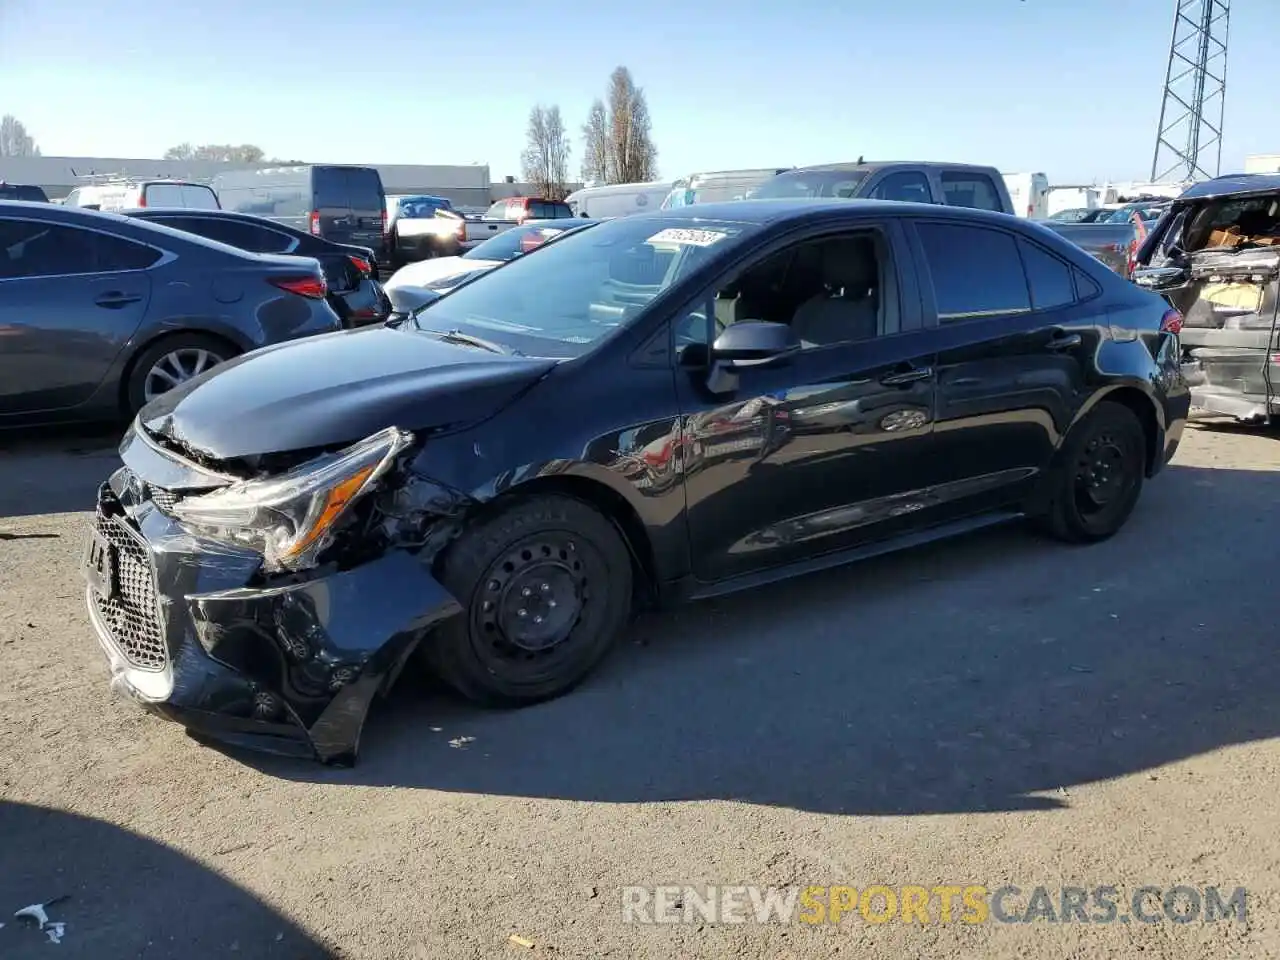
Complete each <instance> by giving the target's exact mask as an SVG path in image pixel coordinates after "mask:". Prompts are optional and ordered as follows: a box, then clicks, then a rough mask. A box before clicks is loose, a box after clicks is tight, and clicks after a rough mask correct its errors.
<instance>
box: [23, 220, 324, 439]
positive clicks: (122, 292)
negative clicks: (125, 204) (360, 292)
mask: <svg viewBox="0 0 1280 960" xmlns="http://www.w3.org/2000/svg"><path fill="white" fill-rule="evenodd" d="M327 293H328V287H327V284H326V282H325V277H324V274H323V272H322V271H321V268H320V265H319V264H318V263H317V262H316V261H315V260H312V259H309V258H305V257H291V256H270V255H262V254H253V253H247V252H245V251H243V250H239V249H237V248H235V247H231V246H227V245H225V244H222V243H218V242H216V241H212V240H206V239H204V238H202V237H197V236H194V235H192V234H189V233H184V232H182V231H179V230H172V229H169V228H167V227H162V226H158V225H155V224H148V223H142V222H139V221H135V220H131V219H129V218H126V217H121V216H117V215H115V214H109V213H96V212H92V211H85V210H76V209H67V208H64V207H60V206H57V205H53V204H37V203H19V202H0V426H8V425H15V424H18V423H32V422H42V423H44V422H58V421H68V420H98V419H115V418H117V417H129V416H132V415H133V414H134V413H135V412H136V411H137V410H138V409H139V408H141V407H142V406H143V404H145V403H146V402H147V401H149V400H151V399H153V398H155V397H157V396H159V395H160V394H162V393H165V392H167V391H168V390H170V389H172V388H173V387H175V386H177V385H178V384H180V383H182V382H184V381H186V380H189V379H191V378H193V377H195V376H198V375H199V374H202V373H204V372H205V371H206V370H209V369H211V368H213V367H215V366H217V365H218V364H220V363H222V362H223V361H225V360H228V359H230V358H231V357H233V356H236V355H237V354H241V353H244V352H246V351H249V350H253V349H256V348H258V347H263V346H267V345H268V344H273V343H280V342H282V341H285V340H292V339H295V338H297V337H304V336H307V335H310V334H315V333H328V332H331V331H335V330H339V329H341V326H342V325H341V322H340V321H339V319H338V316H337V314H335V313H334V311H333V309H332V308H331V307H330V306H329V304H328V303H327V302H326V300H325V297H326V294H327Z"/></svg>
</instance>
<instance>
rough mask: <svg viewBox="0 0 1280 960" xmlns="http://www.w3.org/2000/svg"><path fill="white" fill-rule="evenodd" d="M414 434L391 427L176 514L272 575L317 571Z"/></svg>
mask: <svg viewBox="0 0 1280 960" xmlns="http://www.w3.org/2000/svg"><path fill="white" fill-rule="evenodd" d="M412 442H413V434H411V433H409V432H407V431H404V430H400V429H399V428H397V427H389V428H388V429H386V430H383V431H381V432H380V433H375V434H373V436H371V437H367V438H366V439H364V440H361V441H360V442H359V443H357V444H353V445H352V446H350V447H347V448H346V449H345V450H340V451H338V452H337V453H333V454H326V455H325V456H322V457H317V458H316V459H315V460H311V461H308V462H307V463H304V464H302V465H301V466H299V467H295V468H294V469H293V470H290V471H289V472H288V473H282V474H280V475H279V476H277V477H270V478H268V479H265V480H245V481H242V482H240V483H236V484H232V485H231V486H229V487H224V488H223V489H221V490H217V491H214V492H213V493H208V494H205V495H204V496H199V497H188V498H187V499H185V500H179V501H178V502H177V503H176V504H174V506H173V508H172V513H173V515H174V516H175V517H177V518H178V519H179V520H181V521H182V522H184V523H185V524H186V525H187V526H189V527H191V528H192V529H193V530H194V531H195V532H197V533H200V534H202V535H204V536H207V537H210V538H212V539H214V540H221V541H223V542H225V543H232V544H236V545H239V546H245V547H249V548H250V549H253V550H257V551H258V552H260V553H261V554H262V556H263V560H264V565H265V566H266V568H267V570H269V571H271V572H279V571H282V570H302V569H305V568H307V567H311V566H314V565H315V562H316V558H317V557H318V556H319V555H320V552H321V551H322V550H324V548H325V547H327V546H328V545H329V544H330V543H332V542H333V529H334V525H335V524H336V523H337V521H338V519H339V518H340V517H342V515H343V514H344V513H345V512H346V511H347V509H348V508H349V507H350V506H351V504H353V503H354V502H355V501H356V500H358V499H359V498H360V497H362V496H363V495H364V494H366V493H367V492H369V490H371V489H373V487H374V485H375V484H376V483H377V481H378V478H379V477H381V476H382V475H383V474H384V473H386V472H387V470H389V469H390V468H391V465H392V463H393V462H394V461H395V457H396V455H397V454H399V453H400V451H402V450H404V449H405V448H406V447H407V446H409V444H410V443H412Z"/></svg>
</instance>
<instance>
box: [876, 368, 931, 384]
mask: <svg viewBox="0 0 1280 960" xmlns="http://www.w3.org/2000/svg"><path fill="white" fill-rule="evenodd" d="M932 376H933V367H912V368H911V369H910V370H899V371H898V372H897V373H886V374H885V375H884V376H883V377H881V378H880V382H881V383H883V384H884V385H885V386H886V387H900V386H905V385H906V384H908V383H917V382H918V381H920V380H928V379H929V378H930V377H932Z"/></svg>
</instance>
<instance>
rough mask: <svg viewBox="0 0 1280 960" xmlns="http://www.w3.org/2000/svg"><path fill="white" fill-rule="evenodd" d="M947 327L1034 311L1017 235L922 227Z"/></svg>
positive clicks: (965, 227) (978, 229)
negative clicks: (961, 321) (953, 324)
mask: <svg viewBox="0 0 1280 960" xmlns="http://www.w3.org/2000/svg"><path fill="white" fill-rule="evenodd" d="M916 232H917V234H918V235H919V237H920V243H921V245H922V246H923V247H924V254H925V261H926V262H927V264H928V267H929V274H930V277H931V279H932V281H933V295H934V301H935V303H936V306H937V310H938V319H939V321H941V322H942V323H952V322H956V321H960V320H975V319H982V318H984V317H992V316H1000V315H1003V314H1016V313H1026V312H1028V311H1029V310H1030V309H1031V296H1030V294H1029V292H1028V290H1027V277H1026V274H1025V273H1024V272H1023V269H1022V260H1021V258H1020V257H1019V256H1018V243H1017V241H1016V240H1015V239H1014V237H1013V236H1012V235H1011V234H1008V233H1005V232H1004V231H1002V230H991V229H988V228H986V227H971V226H968V225H960V224H951V223H927V222H926V223H917V224H916Z"/></svg>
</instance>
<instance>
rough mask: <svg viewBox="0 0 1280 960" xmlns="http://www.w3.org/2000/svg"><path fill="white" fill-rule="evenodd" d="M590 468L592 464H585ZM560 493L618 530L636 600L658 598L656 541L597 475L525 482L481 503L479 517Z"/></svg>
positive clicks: (631, 507)
mask: <svg viewBox="0 0 1280 960" xmlns="http://www.w3.org/2000/svg"><path fill="white" fill-rule="evenodd" d="M584 466H586V467H588V469H589V467H590V465H584ZM545 494H560V495H562V496H566V497H572V498H573V499H575V500H580V501H582V502H583V503H586V504H588V505H589V506H591V507H594V508H595V509H596V510H598V511H599V512H600V513H601V514H602V515H603V516H604V517H605V518H606V519H607V520H609V521H610V522H611V523H612V524H613V525H614V527H615V528H616V529H617V531H618V533H619V535H620V536H621V537H622V541H623V543H624V544H625V545H626V548H627V553H628V554H629V555H630V556H631V565H632V569H633V573H634V574H635V576H634V582H635V584H636V587H637V593H638V594H639V595H640V596H639V597H638V598H637V599H645V600H651V599H654V598H655V597H656V594H657V591H658V589H659V584H660V582H661V579H662V574H661V572H660V571H659V569H658V561H657V557H656V553H655V550H654V544H653V539H652V537H651V536H650V534H649V530H648V528H647V527H646V526H645V523H644V521H643V519H641V515H640V511H639V510H638V509H637V508H636V506H635V504H633V503H632V502H631V500H630V499H629V498H628V497H627V495H626V494H625V493H623V492H622V491H620V490H618V489H617V487H616V486H615V485H614V484H612V483H610V482H609V481H608V480H607V479H604V478H601V477H599V476H597V475H595V473H594V472H562V473H554V474H543V475H539V476H533V477H530V478H529V479H527V480H522V481H520V482H518V483H516V484H513V485H512V486H510V487H507V488H505V489H503V490H502V491H501V492H500V493H498V494H497V495H496V496H494V497H492V498H490V499H488V500H485V501H484V502H482V503H481V504H480V505H479V506H478V507H477V508H476V510H475V515H476V516H485V515H488V514H489V513H490V512H492V511H496V510H499V509H502V508H504V507H505V506H506V505H507V504H509V503H511V502H512V501H513V500H515V499H517V498H524V497H530V496H537V495H545Z"/></svg>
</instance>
